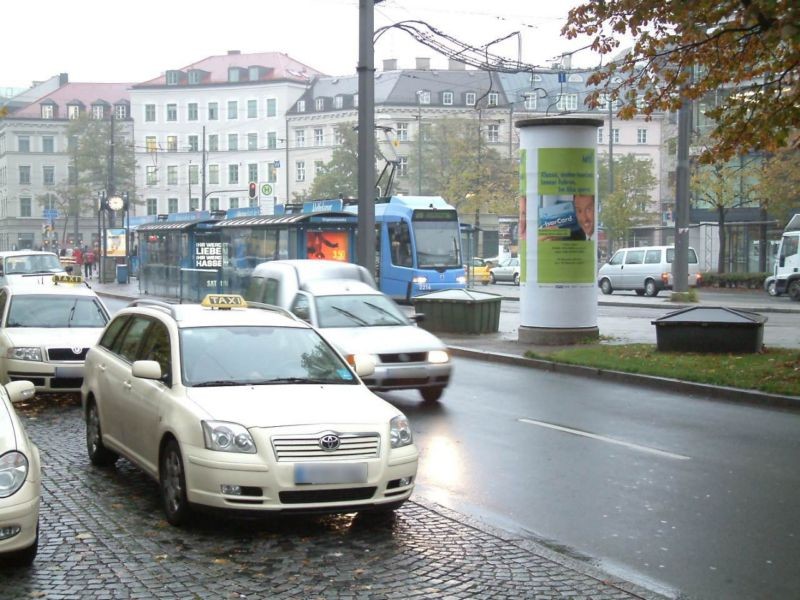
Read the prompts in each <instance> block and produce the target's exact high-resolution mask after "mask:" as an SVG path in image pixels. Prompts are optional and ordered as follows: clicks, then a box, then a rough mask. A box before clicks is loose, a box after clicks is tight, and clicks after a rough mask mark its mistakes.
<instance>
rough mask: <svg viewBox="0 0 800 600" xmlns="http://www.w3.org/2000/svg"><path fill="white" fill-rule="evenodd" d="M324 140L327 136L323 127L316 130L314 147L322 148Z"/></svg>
mask: <svg viewBox="0 0 800 600" xmlns="http://www.w3.org/2000/svg"><path fill="white" fill-rule="evenodd" d="M324 139H325V134H324V131H323V129H322V128H321V127H316V128H314V145H315V146H322V143H323V141H324Z"/></svg>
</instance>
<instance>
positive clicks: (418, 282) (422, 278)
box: [411, 275, 428, 285]
mask: <svg viewBox="0 0 800 600" xmlns="http://www.w3.org/2000/svg"><path fill="white" fill-rule="evenodd" d="M411 283H414V284H416V285H423V284H426V283H428V278H427V277H425V275H417V276H416V277H414V278H413V279H412V280H411Z"/></svg>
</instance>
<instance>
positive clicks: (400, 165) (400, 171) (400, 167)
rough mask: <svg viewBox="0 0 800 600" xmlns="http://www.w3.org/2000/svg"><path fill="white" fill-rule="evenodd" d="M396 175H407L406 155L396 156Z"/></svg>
mask: <svg viewBox="0 0 800 600" xmlns="http://www.w3.org/2000/svg"><path fill="white" fill-rule="evenodd" d="M397 175H398V176H399V177H405V176H406V175H408V157H407V156H398V157H397Z"/></svg>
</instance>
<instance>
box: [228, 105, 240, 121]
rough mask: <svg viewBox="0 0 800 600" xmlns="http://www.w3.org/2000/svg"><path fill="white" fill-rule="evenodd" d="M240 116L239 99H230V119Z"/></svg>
mask: <svg viewBox="0 0 800 600" xmlns="http://www.w3.org/2000/svg"><path fill="white" fill-rule="evenodd" d="M238 118H239V101H238V100H228V119H229V120H233V119H238Z"/></svg>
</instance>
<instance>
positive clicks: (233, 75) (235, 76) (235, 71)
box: [228, 67, 240, 82]
mask: <svg viewBox="0 0 800 600" xmlns="http://www.w3.org/2000/svg"><path fill="white" fill-rule="evenodd" d="M239 75H240V73H239V67H231V68H229V69H228V81H232V82H237V81H239V79H240V78H239Z"/></svg>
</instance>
